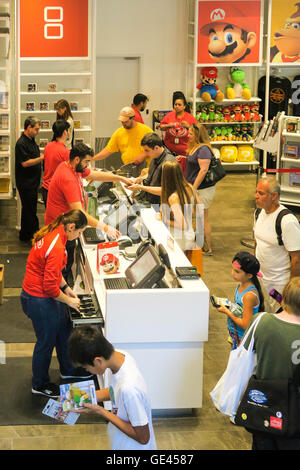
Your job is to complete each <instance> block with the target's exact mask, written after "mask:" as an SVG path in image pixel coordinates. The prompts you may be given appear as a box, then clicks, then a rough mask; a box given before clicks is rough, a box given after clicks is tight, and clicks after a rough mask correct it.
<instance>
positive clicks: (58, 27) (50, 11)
mask: <svg viewBox="0 0 300 470" xmlns="http://www.w3.org/2000/svg"><path fill="white" fill-rule="evenodd" d="M56 12H57V13H56ZM63 18H64V11H63V8H62V7H45V8H44V21H45V23H46V24H45V26H44V37H45V39H62V38H63V37H64V28H63V25H62V21H63Z"/></svg>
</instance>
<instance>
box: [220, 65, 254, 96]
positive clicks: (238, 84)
mask: <svg viewBox="0 0 300 470" xmlns="http://www.w3.org/2000/svg"><path fill="white" fill-rule="evenodd" d="M230 80H231V83H230V84H228V85H227V86H226V95H227V98H228V99H229V100H233V99H235V98H243V99H245V100H250V98H251V90H250V87H249V86H248V85H246V84H245V83H244V80H245V72H244V71H243V70H241V69H239V68H233V69H231V71H230Z"/></svg>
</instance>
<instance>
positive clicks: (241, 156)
mask: <svg viewBox="0 0 300 470" xmlns="http://www.w3.org/2000/svg"><path fill="white" fill-rule="evenodd" d="M237 161H238V162H252V161H253V148H252V147H251V146H250V145H239V146H238V155H237Z"/></svg>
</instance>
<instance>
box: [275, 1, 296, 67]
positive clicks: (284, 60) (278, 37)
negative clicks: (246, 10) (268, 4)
mask: <svg viewBox="0 0 300 470" xmlns="http://www.w3.org/2000/svg"><path fill="white" fill-rule="evenodd" d="M282 14H283V11H282V1H281V0H280V1H278V0H273V2H272V26H271V38H272V43H271V50H270V58H271V62H272V63H280V64H281V65H290V64H293V63H297V62H300V2H298V3H295V1H292V2H291V1H290V0H287V1H285V3H284V17H283V18H285V19H283V18H282Z"/></svg>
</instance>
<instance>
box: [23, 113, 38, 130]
mask: <svg viewBox="0 0 300 470" xmlns="http://www.w3.org/2000/svg"><path fill="white" fill-rule="evenodd" d="M36 124H40V120H39V119H37V118H35V117H34V116H29V117H28V118H26V119H25V121H24V130H26V129H27V127H34V126H35V125H36Z"/></svg>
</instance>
